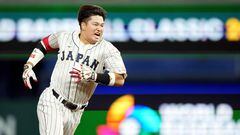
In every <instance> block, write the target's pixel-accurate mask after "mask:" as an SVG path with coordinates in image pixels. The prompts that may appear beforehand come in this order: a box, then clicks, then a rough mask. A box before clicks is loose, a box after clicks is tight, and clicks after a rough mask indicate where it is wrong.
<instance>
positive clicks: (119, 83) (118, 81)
mask: <svg viewBox="0 0 240 135" xmlns="http://www.w3.org/2000/svg"><path fill="white" fill-rule="evenodd" d="M124 82H125V79H124V78H123V76H122V75H120V74H116V73H115V83H114V85H113V86H123V84H124Z"/></svg>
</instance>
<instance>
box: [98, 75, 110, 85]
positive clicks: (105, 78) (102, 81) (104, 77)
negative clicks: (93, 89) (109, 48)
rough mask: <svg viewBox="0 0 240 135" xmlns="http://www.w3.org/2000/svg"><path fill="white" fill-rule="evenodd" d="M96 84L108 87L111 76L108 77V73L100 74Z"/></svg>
mask: <svg viewBox="0 0 240 135" xmlns="http://www.w3.org/2000/svg"><path fill="white" fill-rule="evenodd" d="M96 82H97V83H100V84H104V85H108V84H109V82H110V76H109V75H108V73H104V74H100V73H98V74H97V79H96Z"/></svg>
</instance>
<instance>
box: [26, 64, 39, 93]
mask: <svg viewBox="0 0 240 135" xmlns="http://www.w3.org/2000/svg"><path fill="white" fill-rule="evenodd" d="M22 78H23V82H24V85H25V86H26V87H27V88H29V89H32V85H31V82H30V78H32V79H33V80H34V81H35V82H37V77H36V75H35V73H34V72H33V70H32V66H31V65H30V64H25V65H24V69H23V74H22Z"/></svg>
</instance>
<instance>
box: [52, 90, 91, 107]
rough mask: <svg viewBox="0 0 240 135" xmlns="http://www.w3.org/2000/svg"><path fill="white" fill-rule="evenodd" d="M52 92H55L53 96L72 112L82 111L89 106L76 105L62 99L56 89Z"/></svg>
mask: <svg viewBox="0 0 240 135" xmlns="http://www.w3.org/2000/svg"><path fill="white" fill-rule="evenodd" d="M52 92H53V96H54V97H56V99H57V100H59V101H60V102H61V103H62V104H63V105H64V106H65V107H67V108H68V109H70V110H76V109H79V110H82V109H84V108H85V107H87V105H88V104H83V105H77V104H74V103H72V102H69V101H67V100H65V99H63V98H62V97H60V95H59V94H58V93H57V92H56V91H55V90H54V89H52Z"/></svg>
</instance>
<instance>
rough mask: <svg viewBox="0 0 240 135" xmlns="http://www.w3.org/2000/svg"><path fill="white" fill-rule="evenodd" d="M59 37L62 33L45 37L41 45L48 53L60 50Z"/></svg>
mask: <svg viewBox="0 0 240 135" xmlns="http://www.w3.org/2000/svg"><path fill="white" fill-rule="evenodd" d="M59 36H60V33H54V34H50V35H49V36H47V37H44V38H43V39H42V40H41V44H42V45H43V47H44V48H45V49H46V51H47V52H48V51H51V50H55V49H57V48H59V44H58V38H59Z"/></svg>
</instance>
